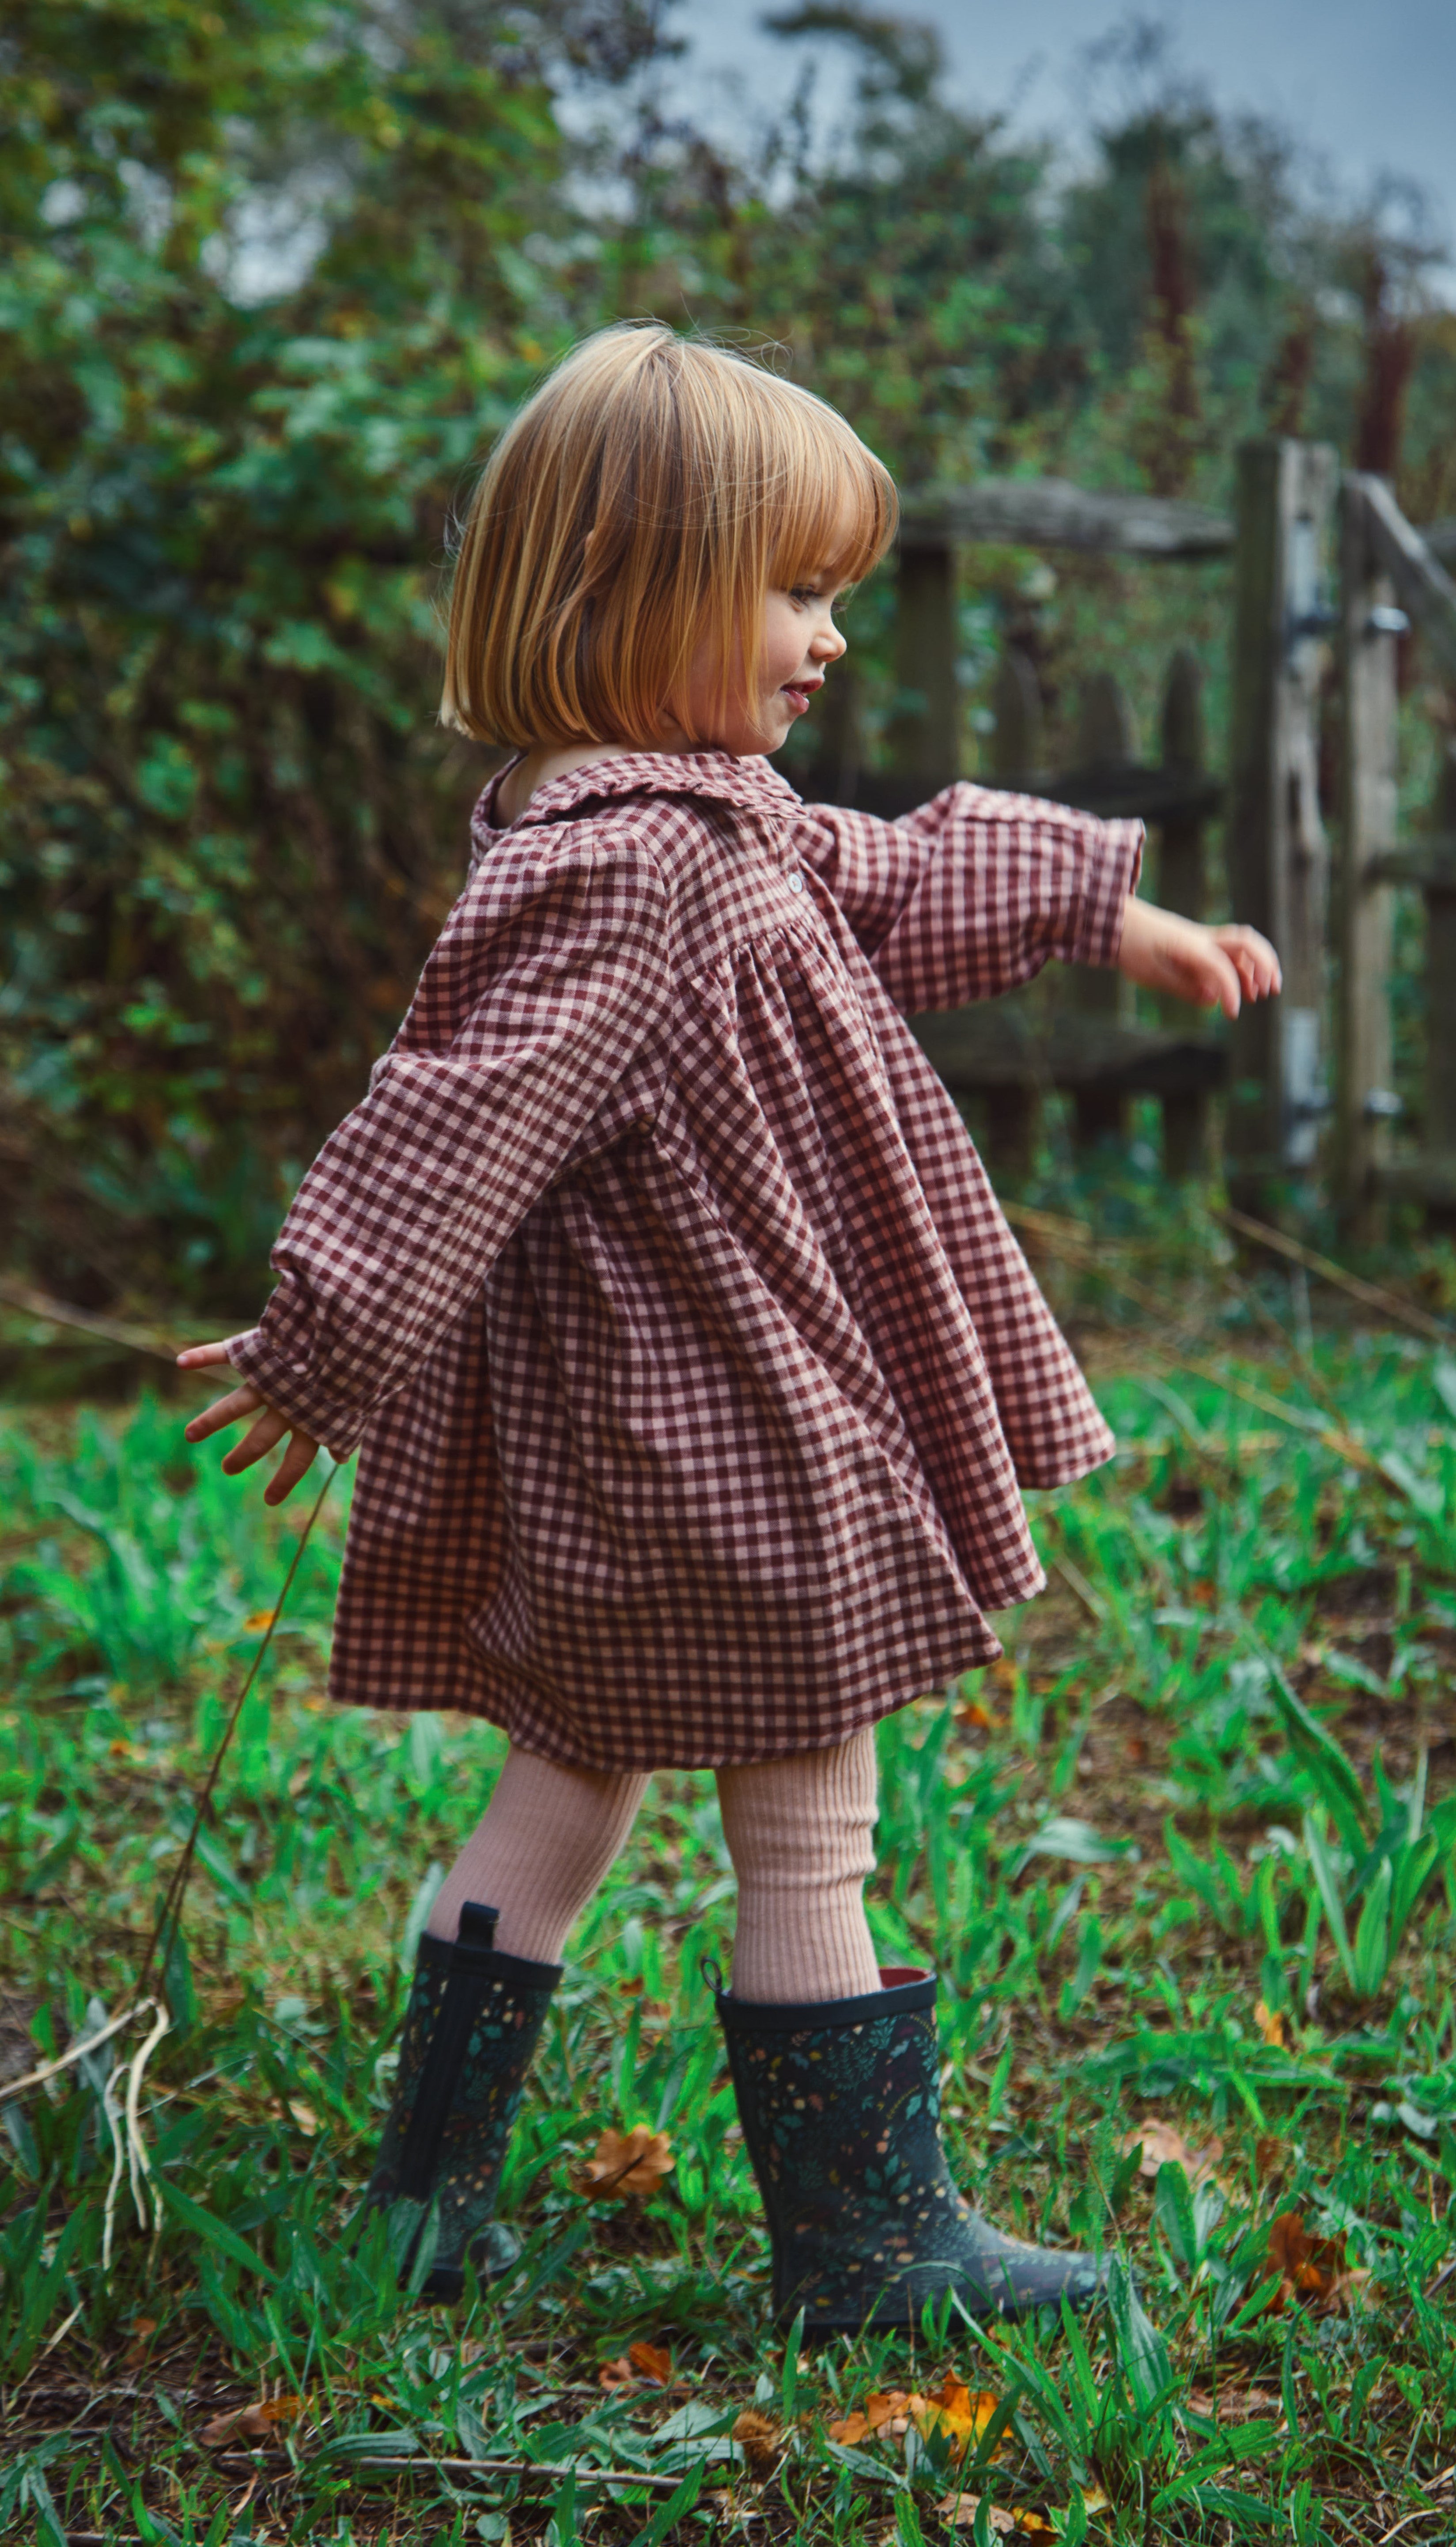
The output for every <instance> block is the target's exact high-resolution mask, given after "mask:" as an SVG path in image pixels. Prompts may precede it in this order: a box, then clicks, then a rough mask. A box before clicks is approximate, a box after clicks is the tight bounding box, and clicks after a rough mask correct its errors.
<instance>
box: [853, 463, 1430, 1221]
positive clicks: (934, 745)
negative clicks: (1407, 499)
mask: <svg viewBox="0 0 1456 2547" xmlns="http://www.w3.org/2000/svg"><path fill="white" fill-rule="evenodd" d="M1336 528H1338V538H1336ZM961 542H974V543H976V544H977V545H979V546H987V545H992V544H1001V545H1009V546H1015V547H1021V548H1037V549H1071V550H1080V551H1082V552H1087V551H1101V552H1103V553H1116V554H1122V555H1126V556H1133V557H1138V558H1142V559H1145V560H1148V561H1157V560H1178V559H1184V560H1186V559H1201V558H1209V557H1214V556H1219V555H1224V554H1229V553H1232V555H1233V561H1234V613H1233V650H1234V652H1233V676H1234V677H1233V690H1232V718H1231V731H1230V747H1229V774H1228V779H1227V782H1226V783H1221V782H1220V781H1219V780H1218V779H1217V778H1215V777H1213V776H1211V775H1210V773H1209V772H1208V770H1207V769H1206V767H1205V765H1204V760H1205V753H1204V741H1203V727H1202V715H1201V707H1200V700H1199V673H1198V666H1197V663H1196V660H1195V659H1194V658H1193V656H1192V655H1191V653H1189V652H1187V651H1186V650H1180V651H1179V652H1178V653H1177V654H1176V655H1175V656H1174V657H1173V659H1172V661H1171V663H1170V664H1169V666H1168V672H1167V677H1166V682H1165V686H1164V693H1163V702H1162V717H1161V738H1160V741H1161V748H1160V752H1159V756H1158V758H1157V760H1156V762H1147V761H1144V760H1142V759H1140V757H1139V755H1138V752H1137V750H1136V747H1135V742H1134V736H1133V729H1132V723H1131V719H1130V717H1129V714H1128V709H1127V705H1126V701H1125V699H1124V698H1123V695H1122V692H1121V690H1120V688H1119V686H1118V683H1117V681H1116V679H1115V678H1114V676H1113V675H1112V674H1111V672H1110V671H1109V672H1103V673H1100V674H1098V675H1096V676H1095V677H1094V678H1093V679H1092V680H1091V681H1090V682H1089V683H1088V685H1087V688H1086V690H1085V692H1084V694H1083V698H1082V702H1081V716H1080V724H1079V733H1078V747H1077V752H1076V756H1075V760H1074V762H1073V764H1072V765H1071V767H1066V768H1062V769H1050V768H1048V767H1046V766H1045V764H1044V758H1043V749H1042V717H1041V699H1040V693H1039V690H1038V685H1037V677H1036V673H1035V669H1034V667H1033V665H1032V664H1031V663H1030V661H1029V660H1028V659H1026V658H1025V657H1024V656H1021V655H1018V654H1017V653H1016V652H1015V651H1014V650H1013V651H1008V652H1007V653H1006V654H1005V655H1004V657H1003V659H1002V662H1001V665H1000V669H999V674H998V679H997V684H996V692H995V702H994V730H993V734H992V737H991V743H990V752H989V760H990V768H989V771H988V772H987V775H988V776H989V778H990V779H991V781H992V783H994V784H996V785H1000V786H1004V787H1009V788H1012V789H1017V790H1022V791H1026V792H1032V793H1036V794H1038V795H1045V796H1051V797H1054V798H1056V799H1057V800H1059V801H1060V802H1062V803H1065V804H1071V805H1076V806H1079V807H1082V808H1084V809H1085V810H1087V811H1089V812H1092V813H1098V814H1105V815H1114V814H1116V815H1125V814H1131V815H1140V816H1141V817H1142V818H1143V820H1144V821H1145V822H1147V823H1148V825H1149V827H1150V830H1151V831H1152V832H1154V833H1155V834H1156V841H1157V891H1158V894H1159V896H1160V898H1161V900H1162V901H1163V902H1164V904H1165V905H1166V906H1167V907H1168V908H1170V909H1172V910H1175V911H1181V912H1184V913H1186V914H1187V915H1188V916H1189V917H1190V918H1201V917H1202V916H1203V915H1204V911H1205V906H1206V896H1207V882H1206V875H1205V851H1204V842H1205V834H1206V831H1207V827H1208V824H1209V821H1210V819H1211V817H1212V816H1214V815H1215V814H1216V813H1217V812H1218V811H1219V810H1220V809H1221V808H1222V809H1223V810H1224V812H1225V814H1226V816H1227V824H1226V841H1227V852H1226V854H1227V864H1228V874H1229V883H1230V891H1231V897H1232V900H1233V903H1234V907H1235V909H1236V910H1237V911H1238V913H1239V916H1240V917H1241V918H1242V919H1246V920H1248V921H1250V922H1252V923H1253V924H1254V925H1255V926H1256V927H1261V928H1263V929H1264V930H1265V931H1266V932H1267V934H1268V935H1270V936H1271V937H1272V938H1273V939H1274V941H1275V943H1276V944H1277V945H1278V947H1279V950H1280V955H1281V959H1282V962H1283V967H1284V981H1285V989H1284V996H1283V998H1282V1000H1281V1001H1279V1002H1278V1003H1277V1004H1274V1005H1269V1006H1263V1005H1261V1006H1258V1007H1255V1008H1252V1009H1248V1010H1245V1011H1244V1014H1243V1015H1242V1017H1241V1019H1240V1020H1239V1023H1238V1025H1237V1026H1236V1028H1235V1029H1234V1031H1233V1032H1232V1033H1231V1034H1227V1035H1226V1034H1221V1033H1219V1032H1217V1031H1209V1030H1200V1029H1199V1028H1198V1027H1197V1026H1196V1025H1194V1024H1192V1023H1191V1022H1190V1020H1189V1016H1188V1011H1187V1010H1185V1009H1179V1008H1178V1006H1177V1004H1176V1003H1174V1004H1172V1005H1171V1006H1170V1008H1169V1010H1168V1011H1167V1012H1166V1014H1165V1015H1164V1018H1163V1020H1162V1022H1161V1023H1160V1024H1159V1025H1158V1026H1156V1027H1153V1026H1149V1025H1146V1024H1144V1025H1140V1024H1138V1023H1136V1022H1135V1021H1134V1019H1133V1015H1132V1011H1131V1004H1130V1002H1129V1000H1128V998H1127V995H1126V986H1125V985H1123V984H1122V983H1121V982H1120V981H1119V980H1118V979H1117V977H1116V976H1113V975H1108V974H1106V973H1099V972H1093V971H1086V972H1082V971H1081V970H1080V968H1078V969H1077V972H1076V974H1075V976H1074V979H1073V983H1072V986H1071V996H1070V997H1069V996H1068V994H1067V992H1066V990H1065V989H1064V990H1063V991H1062V992H1061V993H1060V994H1059V997H1058V999H1057V1000H1056V1001H1055V1002H1054V1003H1052V1004H1050V1005H1048V1004H1046V1003H1043V1002H1038V1001H1037V1000H1036V999H1035V998H1034V997H1033V998H1028V997H1027V996H1025V995H1022V994H1013V995H1012V996H1011V997H1009V998H1007V999H1003V1000H999V1001H995V1002H993V1003H990V1004H987V1005H985V1006H982V1007H978V1008H974V1009H968V1010H960V1011H958V1012H956V1013H954V1014H949V1015H936V1016H930V1017H923V1018H920V1019H917V1020H916V1031H917V1032H918V1033H919V1035H920V1039H921V1041H922V1043H923V1044H924V1046H925V1049H926V1051H927V1053H928V1054H929V1056H930V1058H931V1060H932V1061H933V1062H934V1063H935V1065H936V1068H937V1069H938V1070H939V1072H940V1074H941V1076H942V1077H943V1078H944V1079H945V1081H946V1082H947V1085H948V1086H949V1087H951V1088H952V1089H953V1090H954V1091H955V1092H956V1093H957V1094H961V1095H967V1096H976V1097H979V1098H983V1099H985V1103H986V1115H987V1138H988V1146H989V1148H990V1150H991V1152H992V1155H993V1157H998V1158H999V1160H1000V1161H1001V1163H1002V1164H1004V1165H1006V1166H1017V1165H1022V1164H1024V1163H1025V1162H1026V1160H1027V1158H1028V1156H1029V1154H1030V1151H1031V1147H1032V1144H1033V1137H1034V1132H1035V1126H1036V1119H1037V1108H1038V1105H1039V1102H1040V1100H1041V1098H1042V1097H1043V1096H1044V1095H1045V1094H1046V1093H1047V1092H1048V1091H1049V1090H1052V1089H1056V1090H1059V1091H1063V1092H1066V1093H1068V1094H1069V1095H1070V1096H1071V1099H1072V1106H1073V1115H1074V1121H1075V1126H1076V1131H1077V1134H1078V1137H1079V1138H1081V1139H1088V1138H1091V1137H1094V1136H1095V1135H1096V1134H1097V1133H1098V1132H1100V1131H1102V1130H1105V1129H1107V1128H1109V1127H1110V1126H1113V1125H1116V1124H1117V1123H1118V1122H1119V1121H1120V1120H1121V1118H1122V1116H1123V1114H1124V1112H1125V1108H1126V1103H1127V1099H1128V1098H1129V1097H1131V1096H1133V1095H1136V1094H1139V1093H1151V1094H1153V1095H1155V1096H1156V1097H1157V1098H1160V1100H1161V1104H1162V1110H1163V1120H1164V1156H1165V1160H1166V1164H1167V1166H1168V1169H1169V1172H1170V1173H1171V1174H1173V1175H1179V1176H1182V1175H1188V1174H1190V1173H1192V1172H1194V1171H1195V1170H1196V1169H1197V1168H1198V1167H1199V1166H1200V1165H1201V1164H1203V1163H1204V1161H1205V1159H1206V1152H1207V1142H1206V1123H1207V1114H1208V1105H1209V1098H1210V1096H1211V1095H1212V1093H1213V1091H1214V1090H1216V1089H1217V1088H1220V1087H1224V1088H1225V1089H1226V1090H1227V1095H1228V1102H1227V1105H1226V1108H1225V1134H1224V1137H1225V1160H1226V1168H1227V1172H1228V1175H1229V1179H1230V1183H1231V1186H1232V1187H1233V1189H1234V1190H1235V1192H1236V1195H1237V1194H1239V1193H1241V1192H1242V1193H1243V1194H1244V1195H1245V1196H1247V1197H1249V1198H1255V1197H1258V1198H1260V1199H1261V1198H1262V1194H1263V1189H1264V1188H1265V1187H1266V1186H1267V1183H1268V1181H1269V1179H1270V1178H1271V1177H1280V1178H1287V1177H1289V1176H1291V1175H1294V1176H1300V1175H1304V1174H1308V1173H1309V1172H1310V1171H1312V1170H1313V1169H1314V1168H1315V1166H1316V1165H1317V1163H1318V1162H1319V1160H1320V1157H1321V1150H1322V1130H1323V1127H1324V1124H1325V1119H1326V1117H1327V1116H1328V1115H1329V1114H1331V1112H1332V1113H1333V1115H1334V1130H1335V1137H1334V1142H1333V1166H1334V1172H1335V1181H1336V1190H1337V1192H1338V1194H1339V1197H1340V1199H1341V1202H1342V1204H1343V1206H1344V1208H1345V1210H1346V1213H1347V1215H1348V1216H1349V1217H1350V1218H1351V1220H1352V1221H1354V1222H1356V1223H1360V1224H1363V1225H1364V1226H1366V1227H1369V1226H1372V1225H1373V1220H1374V1217H1375V1216H1376V1215H1378V1212H1379V1208H1380V1203H1381V1200H1382V1198H1383V1197H1384V1196H1385V1195H1387V1194H1389V1193H1391V1192H1416V1193H1418V1194H1419V1195H1420V1196H1421V1197H1422V1198H1423V1199H1425V1200H1426V1202H1427V1203H1428V1205H1430V1206H1431V1207H1433V1208H1435V1209H1437V1210H1446V1209H1456V760H1453V761H1450V762H1448V764H1447V768H1446V774H1445V777H1444V779H1443V784H1442V794H1441V801H1440V804H1439V806H1438V808H1437V809H1436V819H1435V824H1434V828H1433V831H1432V833H1431V834H1430V836H1429V837H1425V838H1422V840H1421V841H1420V842H1418V843H1415V844H1412V845H1409V846H1403V845H1401V844H1400V843H1399V842H1398V839H1397V833H1396V821H1395V816H1396V794H1395V737H1396V690H1395V650H1396V646H1397V642H1398V640H1399V638H1400V636H1401V635H1402V634H1403V633H1404V632H1405V630H1406V628H1407V626H1408V624H1409V619H1408V614H1410V615H1414V616H1418V617H1419V618H1420V620H1421V622H1422V624H1423V626H1424V627H1425V629H1426V630H1427V633H1428V635H1429V637H1430V639H1431V641H1432V642H1433V643H1434V645H1435V647H1436V649H1437V651H1438V653H1439V654H1440V655H1441V657H1442V659H1443V660H1444V661H1446V662H1447V663H1449V664H1450V665H1451V666H1452V668H1453V670H1456V586H1453V585H1452V583H1451V581H1450V578H1449V577H1448V576H1447V575H1446V574H1445V573H1444V571H1443V570H1442V568H1441V566H1440V564H1439V563H1438V561H1437V559H1436V558H1435V556H1434V555H1433V554H1432V552H1431V550H1430V549H1429V547H1428V546H1427V545H1426V543H1425V542H1424V541H1423V540H1422V539H1421V537H1420V535H1419V534H1418V533H1417V532H1416V531H1414V530H1413V528H1412V526H1411V525H1410V524H1409V523H1407V522H1406V521H1405V520H1404V518H1403V517H1402V516H1401V514H1400V513H1399V511H1398V509H1397V507H1396V505H1395V502H1394V499H1393V497H1392V496H1391V494H1390V492H1389V489H1388V488H1387V487H1385V485H1384V484H1383V483H1381V482H1379V481H1376V480H1371V479H1368V478H1362V477H1358V476H1353V475H1346V476H1345V477H1344V479H1343V480H1341V477H1340V471H1339V464H1338V459H1337V456H1336V454H1335V453H1334V452H1333V451H1332V450H1331V449H1330V448H1329V447H1328V446H1327V445H1321V444H1305V443H1298V442H1293V441H1288V440H1264V441H1259V442H1253V443H1249V444H1246V445H1245V446H1244V447H1243V448H1242V451H1241V453H1240V455H1239V471H1238V483H1237V501H1236V514H1235V518H1234V519H1232V520H1230V519H1226V518H1224V517H1223V516H1221V515H1219V514H1217V513H1213V512H1210V511H1207V510H1205V509H1204V508H1203V507H1202V506H1199V505H1194V504H1187V503H1179V502H1173V501H1169V500H1167V499H1164V498H1159V497H1155V496H1143V495H1114V494H1091V493H1088V492H1086V491H1085V490H1083V489H1081V488H1078V487H1075V486H1071V485H1068V484H1066V483H1064V482H1062V481H1060V480H989V481H983V482H982V483H981V484H980V485H977V486H973V487H966V488H956V489H952V490H947V491H943V492H936V491H935V490H930V491H927V492H921V493H913V492H912V493H911V494H909V495H908V496H907V498H906V500H905V504H904V509H903V520H902V529H901V536H900V542H899V559H898V579H899V588H898V618H897V630H896V670H897V683H898V692H899V699H898V708H897V714H896V717H895V720H894V722H893V724H892V727H891V730H890V737H889V740H890V747H891V750H890V761H891V765H890V767H889V769H888V770H885V771H878V772H874V773H869V772H866V771H865V770H863V769H862V767H861V766H860V761H859V752H858V747H857V737H856V732H855V723H854V715H853V706H852V698H851V695H850V694H849V693H848V691H847V690H845V689H844V688H841V689H840V690H839V693H838V696H837V699H836V698H835V693H834V692H833V691H832V690H831V692H830V693H829V697H830V700H831V701H833V702H834V706H835V711H836V716H837V721H836V722H835V723H833V724H831V725H829V726H827V727H826V728H825V729H824V731H823V733H822V735H821V738H820V757H819V759H818V762H817V764H816V766H815V768H814V772H813V773H812V784H813V785H814V788H815V789H816V790H817V792H819V793H820V794H821V795H823V796H825V797H828V798H831V799H834V800H837V801H838V802H841V803H854V804H856V805H859V806H862V807H864V808H865V809H866V810H867V811H871V812H876V813H882V814H887V815H892V816H893V815H895V814H899V813H901V812H904V811H906V810H907V809H908V808H909V807H910V806H911V805H914V804H917V803H920V802H922V801H923V800H924V799H925V798H926V797H927V796H929V795H932V794H934V793H935V792H936V791H937V790H938V789H939V788H941V787H943V786H945V785H947V784H948V783H949V782H950V781H951V780H952V779H953V778H955V777H956V776H958V775H959V774H960V733H961V721H960V712H959V700H958V696H957V687H956V659H957V655H958V652H959V633H958V626H957V591H956V555H955V552H956V548H957V546H958V544H959V543H961ZM1336 585H1337V588H1338V600H1337V602H1336V600H1335V598H1334V593H1335V589H1336ZM1335 639H1337V641H1338V652H1339V662H1340V667H1341V692H1342V726H1343V732H1342V738H1341V742H1342V748H1341V761H1342V766H1343V787H1342V803H1341V809H1340V819H1339V824H1338V855H1337V858H1336V860H1335V861H1334V877H1333V883H1334V891H1333V894H1332V896H1331V859H1330V853H1329V848H1328V841H1327V837H1326V831H1325V825H1324V821H1323V819H1322V812H1321V803H1320V788H1319V769H1320V718H1321V710H1322V689H1323V676H1324V671H1325V667H1326V664H1327V662H1328V647H1329V643H1330V641H1331V640H1335ZM1397 883H1408V884H1410V883H1413V884H1417V885H1418V886H1419V887H1420V889H1421V891H1422V892H1423V893H1424V895H1425V899H1426V908H1427V915H1428V920H1427V942H1428V950H1429V951H1428V967H1427V987H1428V1001H1427V1007H1428V1016H1427V1033H1426V1048H1427V1054H1428V1072H1427V1090H1426V1100H1425V1114H1426V1134H1427V1137H1426V1142H1425V1146H1424V1149H1423V1151H1422V1153H1421V1154H1420V1155H1419V1156H1418V1157H1416V1158H1407V1159H1400V1158H1397V1157H1396V1156H1394V1155H1393V1150H1392V1125H1393V1122H1394V1120H1395V1117H1396V1116H1397V1114H1398V1113H1399V1110H1400V1108H1399V1104H1398V1100H1397V1099H1396V1098H1395V1097H1394V1096H1393V1094H1392V1091H1391V1078H1392V1071H1391V1063H1390V1022H1389V975H1390V964H1391V943H1390V903H1391V889H1392V888H1393V886H1395V885H1396V884H1397ZM1331 910H1332V924H1331ZM1331 1034H1332V1043H1333V1057H1332V1071H1331V1065H1330V1054H1329V1050H1328V1046H1329V1044H1330V1041H1331ZM1331 1076H1332V1079H1333V1083H1334V1094H1333V1096H1332V1097H1331V1096H1330V1094H1329V1093H1328V1088H1329V1081H1330V1079H1331Z"/></svg>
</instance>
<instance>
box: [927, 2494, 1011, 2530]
mask: <svg viewBox="0 0 1456 2547" xmlns="http://www.w3.org/2000/svg"><path fill="white" fill-rule="evenodd" d="M935 2508H936V2510H937V2511H938V2512H939V2514H940V2516H941V2519H942V2520H948V2521H949V2522H950V2524H951V2527H952V2529H970V2528H971V2527H972V2526H973V2524H974V2522H975V2519H976V2515H977V2513H978V2511H979V2510H980V2509H981V2497H980V2495H979V2494H963V2495H959V2496H958V2495H954V2494H948V2495H947V2496H946V2497H945V2499H944V2501H943V2502H941V2503H937V2504H936V2506H935ZM985 2525H986V2527H987V2529H989V2530H990V2531H991V2533H992V2535H993V2536H994V2537H997V2538H1010V2537H1012V2536H1014V2534H1015V2529H1016V2522H1015V2518H1014V2516H1013V2514H1012V2513H1011V2512H1009V2511H1005V2510H1003V2509H1002V2507H1001V2505H1000V2503H990V2504H988V2505H987V2507H986V2514H985Z"/></svg>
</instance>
